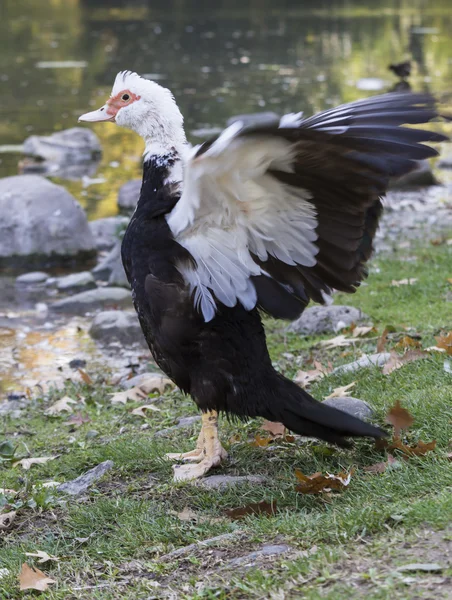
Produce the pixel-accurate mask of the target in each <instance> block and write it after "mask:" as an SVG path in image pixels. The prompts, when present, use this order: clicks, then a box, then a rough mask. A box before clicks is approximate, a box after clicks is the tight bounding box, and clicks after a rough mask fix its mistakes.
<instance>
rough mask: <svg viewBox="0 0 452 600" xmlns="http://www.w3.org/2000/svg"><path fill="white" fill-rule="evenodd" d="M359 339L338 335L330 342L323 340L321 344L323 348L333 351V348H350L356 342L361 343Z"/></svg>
mask: <svg viewBox="0 0 452 600" xmlns="http://www.w3.org/2000/svg"><path fill="white" fill-rule="evenodd" d="M360 341H362V340H360V339H359V338H358V337H347V336H346V335H337V336H336V337H334V338H331V339H330V340H322V341H321V342H319V344H320V346H323V347H324V348H325V349H326V350H331V349H332V348H342V347H343V346H350V344H353V343H355V342H360Z"/></svg>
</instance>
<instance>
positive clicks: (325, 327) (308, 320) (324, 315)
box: [287, 304, 369, 335]
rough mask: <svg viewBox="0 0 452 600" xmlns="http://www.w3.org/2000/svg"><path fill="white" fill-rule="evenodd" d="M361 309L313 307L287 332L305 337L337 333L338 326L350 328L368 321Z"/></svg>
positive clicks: (333, 305)
mask: <svg viewBox="0 0 452 600" xmlns="http://www.w3.org/2000/svg"><path fill="white" fill-rule="evenodd" d="M368 319H369V317H368V316H367V315H365V314H364V313H363V312H362V311H361V310H359V308H355V307H354V306H340V305H335V304H332V305H330V306H311V307H310V308H307V309H306V310H305V311H304V312H303V314H302V315H301V317H300V318H298V319H297V320H296V321H294V322H293V323H291V324H290V325H289V326H288V328H287V330H288V331H291V332H293V333H301V334H303V335H318V334H320V333H336V332H337V331H338V325H339V324H340V325H341V326H342V327H344V326H345V327H349V326H350V325H351V324H352V323H361V322H362V321H366V320H368Z"/></svg>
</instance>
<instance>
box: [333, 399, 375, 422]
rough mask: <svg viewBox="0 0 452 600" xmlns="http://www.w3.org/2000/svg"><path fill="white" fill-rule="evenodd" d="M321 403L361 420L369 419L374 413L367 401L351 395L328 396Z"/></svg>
mask: <svg viewBox="0 0 452 600" xmlns="http://www.w3.org/2000/svg"><path fill="white" fill-rule="evenodd" d="M322 404H326V405H327V406H331V407H332V408H337V409H338V410H342V412H346V413H347V414H349V415H352V417H356V418H357V419H361V420H363V421H367V420H369V419H370V418H372V416H373V415H374V410H373V408H372V407H371V406H370V405H369V404H368V403H367V402H365V401H364V400H360V399H359V398H353V397H352V396H343V397H341V398H328V400H324V401H323V403H322Z"/></svg>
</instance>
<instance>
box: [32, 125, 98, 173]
mask: <svg viewBox="0 0 452 600" xmlns="http://www.w3.org/2000/svg"><path fill="white" fill-rule="evenodd" d="M23 151H24V154H28V155H29V156H34V157H36V158H39V159H41V160H45V161H49V162H53V163H57V164H61V163H74V162H86V161H90V160H93V159H94V158H98V157H99V155H100V154H101V152H102V148H101V145H100V142H99V139H98V137H97V136H96V134H95V133H94V131H93V130H92V129H88V128H85V127H73V128H72V129H65V130H63V131H58V132H56V133H52V135H46V136H44V135H32V136H30V137H29V138H27V139H26V140H25V142H24V147H23Z"/></svg>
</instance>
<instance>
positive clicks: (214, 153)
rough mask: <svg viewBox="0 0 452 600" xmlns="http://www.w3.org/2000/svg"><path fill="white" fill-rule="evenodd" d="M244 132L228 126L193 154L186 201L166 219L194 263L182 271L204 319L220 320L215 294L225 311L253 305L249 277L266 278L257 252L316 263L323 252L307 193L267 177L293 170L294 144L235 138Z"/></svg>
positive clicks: (187, 166)
mask: <svg viewBox="0 0 452 600" xmlns="http://www.w3.org/2000/svg"><path fill="white" fill-rule="evenodd" d="M299 116H300V115H293V116H292V115H291V116H290V118H288V119H287V123H286V122H284V121H283V123H282V126H283V127H284V126H288V125H289V123H290V122H291V121H292V122H293V121H295V120H296V119H297V118H299ZM241 128H242V124H241V123H237V122H236V123H234V124H233V125H231V126H230V127H228V128H227V129H226V130H225V131H224V132H223V133H222V134H221V135H220V136H219V138H218V139H217V140H216V141H215V142H214V143H213V144H212V145H211V146H210V148H208V150H206V151H205V152H204V153H203V154H201V155H200V156H199V157H196V152H197V150H198V149H197V148H194V149H193V151H192V152H191V154H190V156H189V157H188V158H187V161H186V164H185V166H184V181H183V192H182V195H181V198H180V200H179V201H178V203H177V204H176V206H175V207H174V209H173V210H172V212H171V213H170V214H169V216H168V225H169V227H170V229H171V231H172V233H173V235H174V236H175V238H176V239H177V241H178V242H179V243H180V244H181V245H182V246H184V247H185V248H186V249H187V250H188V251H189V252H190V254H191V255H192V256H193V258H194V259H195V261H196V267H195V268H193V267H189V266H188V267H187V266H181V267H180V270H181V272H182V274H183V276H184V278H185V280H186V281H187V283H188V285H189V286H190V288H191V289H192V290H193V291H194V299H195V303H196V305H197V307H199V309H200V310H201V312H202V314H203V316H204V319H205V320H206V321H210V320H211V319H213V317H214V316H215V312H216V303H215V299H214V296H215V298H216V299H217V300H218V301H219V302H221V303H222V304H224V305H225V306H235V304H236V303H237V301H239V302H241V303H242V304H243V306H244V307H245V309H247V310H251V309H252V308H254V307H255V305H256V302H257V296H256V290H255V288H254V285H253V283H252V281H251V280H250V277H251V276H253V275H261V274H265V275H267V274H266V273H265V272H264V271H262V270H261V268H260V266H259V265H258V264H257V263H256V262H255V261H254V260H253V258H252V255H255V256H257V257H258V258H259V259H260V260H262V261H265V260H267V258H268V256H269V255H270V256H274V257H276V258H277V259H279V260H281V261H283V262H285V263H287V264H289V265H294V264H299V265H305V266H313V265H315V263H316V259H315V256H316V254H317V252H318V249H317V247H316V245H315V241H316V239H317V234H316V231H315V230H316V227H317V219H316V212H315V209H314V207H313V205H312V204H311V203H310V202H308V200H309V198H310V197H311V195H310V192H309V191H308V190H304V189H300V188H295V187H292V186H289V185H285V184H283V183H280V182H279V181H278V180H276V178H274V177H272V176H271V175H270V174H268V170H269V169H278V170H280V171H285V172H289V173H290V172H291V171H292V170H293V169H292V164H293V161H294V157H295V151H294V147H293V145H292V144H291V143H290V142H288V141H286V140H284V139H281V138H276V137H275V136H272V137H270V136H269V137H268V138H265V137H263V136H252V135H248V136H238V133H239V132H240V130H241Z"/></svg>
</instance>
